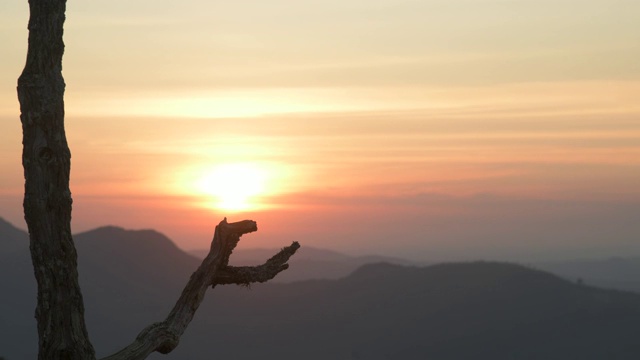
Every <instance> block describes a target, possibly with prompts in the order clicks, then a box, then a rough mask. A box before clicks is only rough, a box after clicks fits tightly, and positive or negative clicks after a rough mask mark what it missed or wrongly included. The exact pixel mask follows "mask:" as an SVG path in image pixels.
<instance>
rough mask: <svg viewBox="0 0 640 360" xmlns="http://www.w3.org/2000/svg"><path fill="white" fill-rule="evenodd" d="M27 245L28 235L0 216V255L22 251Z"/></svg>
mask: <svg viewBox="0 0 640 360" xmlns="http://www.w3.org/2000/svg"><path fill="white" fill-rule="evenodd" d="M28 247H29V235H28V234H27V233H26V232H25V231H24V230H20V229H18V228H17V227H15V226H13V225H12V224H11V223H9V222H7V221H6V220H4V219H3V218H0V257H2V256H6V255H12V254H14V253H16V252H17V251H24V250H25V249H28Z"/></svg>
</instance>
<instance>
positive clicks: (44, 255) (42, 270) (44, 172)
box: [18, 0, 95, 360]
mask: <svg viewBox="0 0 640 360" xmlns="http://www.w3.org/2000/svg"><path fill="white" fill-rule="evenodd" d="M65 7H66V1H65V0H30V1H29V9H30V18H29V47H28V52H27V61H26V65H25V68H24V70H23V72H22V75H21V76H20V78H19V79H18V99H19V101H20V112H21V115H20V120H21V122H22V131H23V153H22V164H23V167H24V176H25V197H24V204H23V206H24V213H25V219H26V222H27V226H28V228H29V237H30V249H31V258H32V261H33V268H34V272H35V277H36V280H37V283H38V301H37V307H36V319H37V322H38V336H39V351H38V359H40V360H58V359H60V360H76V359H77V360H91V359H94V358H95V353H94V349H93V346H92V345H91V343H90V341H89V337H88V334H87V330H86V326H85V321H84V305H83V301H82V294H81V292H80V286H79V285H78V273H77V265H76V264H77V261H76V258H77V255H76V250H75V246H74V244H73V239H72V237H71V202H72V200H71V192H70V190H69V167H70V159H71V153H70V151H69V147H68V145H67V139H66V135H65V131H64V102H63V96H64V88H65V83H64V79H63V77H62V54H63V53H64V43H63V41H62V34H63V24H64V20H65Z"/></svg>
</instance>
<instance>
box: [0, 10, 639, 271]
mask: <svg viewBox="0 0 640 360" xmlns="http://www.w3.org/2000/svg"><path fill="white" fill-rule="evenodd" d="M67 15H68V19H67V26H66V31H65V37H66V38H65V40H66V45H67V50H66V54H65V58H64V75H65V79H66V81H67V93H66V110H67V134H68V137H69V142H70V146H71V150H72V155H73V158H72V192H73V194H74V223H73V227H74V229H75V230H76V231H82V230H87V229H90V228H92V227H96V226H100V225H105V224H116V225H120V226H124V227H129V228H155V229H158V230H160V231H162V232H164V233H166V234H167V235H169V236H170V237H171V238H172V239H174V240H175V241H176V242H178V243H179V245H180V246H182V247H183V248H196V247H205V246H207V245H206V244H207V243H208V241H209V239H210V237H211V234H212V228H213V226H214V224H215V223H217V222H218V221H219V220H220V219H221V218H222V217H223V216H228V217H229V218H230V220H241V219H243V218H253V219H255V220H257V221H258V225H259V228H260V232H258V233H257V234H252V235H250V237H248V238H247V239H246V240H245V241H244V242H243V246H245V247H276V246H281V245H282V244H286V243H287V242H288V241H291V240H300V241H301V242H302V243H303V244H308V245H312V246H317V247H328V248H334V249H338V250H342V251H347V252H351V253H388V254H392V255H399V256H409V257H413V258H424V259H428V258H470V257H474V256H482V257H488V258H501V257H518V258H523V259H524V258H533V257H536V256H537V257H544V258H552V257H584V256H588V257H593V256H610V255H616V254H625V253H629V252H632V253H636V254H640V246H637V245H635V243H636V242H637V238H638V236H639V235H640V224H639V223H640V222H639V221H637V214H640V190H639V187H638V185H637V184H639V183H640V104H639V103H638V98H639V96H640V68H639V67H638V65H637V64H638V59H640V48H639V47H638V46H637V44H638V43H640V35H639V34H640V25H639V24H640V3H638V2H637V1H635V0H634V1H632V0H628V1H624V0H616V1H600V0H584V1H577V0H575V1H574V0H560V1H554V2H550V1H549V2H545V1H543V2H540V1H532V0H512V1H504V2H493V1H479V0H474V1H471V0H453V1H451V0H450V1H446V2H445V1H436V0H432V1H397V0H396V1H377V2H371V1H359V0H358V1H355V0H348V1H345V0H342V1H323V2H315V1H312V2H304V3H300V2H294V1H290V0H278V1H274V2H269V3H268V4H266V3H263V2H258V1H236V2H229V3H225V4H221V3H207V2H199V1H195V0H188V1H185V2H181V3H180V5H179V6H178V5H177V3H174V2H166V3H163V2H159V3H158V2H148V1H142V2H136V3H135V4H132V3H130V2H125V1H122V0H116V1H97V2H91V3H73V2H70V3H69V4H68V14H67ZM26 22H27V6H26V2H24V4H23V2H22V1H16V0H10V1H9V2H4V3H3V5H2V7H0V43H3V44H5V46H3V47H4V49H5V50H4V51H3V53H2V62H1V63H0V151H1V155H0V170H1V172H0V216H2V217H4V218H6V219H8V220H10V221H12V222H14V223H16V224H17V225H19V226H24V225H23V222H22V220H21V218H22V215H21V199H20V196H21V191H22V183H23V180H22V169H21V165H20V151H21V148H20V146H21V145H20V141H21V140H20V136H21V134H20V124H19V119H18V114H19V110H18V104H17V99H16V95H15V84H16V79H17V76H18V75H19V73H20V71H21V67H22V65H23V61H24V56H25V53H26V34H27V33H26ZM221 166H222V168H223V169H224V168H225V167H226V168H227V169H229V168H234V167H235V168H236V169H238V168H240V169H245V170H246V168H249V169H253V170H249V172H246V171H245V170H240V172H241V173H242V171H245V172H244V174H245V175H244V178H251V179H253V180H259V184H257V185H256V183H252V182H246V183H242V184H243V188H245V189H246V188H253V189H254V191H253V194H252V197H251V198H250V199H249V205H248V208H247V209H245V210H243V211H232V210H228V209H226V210H225V209H220V206H219V204H220V201H221V200H220V199H218V197H223V196H224V194H220V193H219V191H218V190H216V189H219V188H221V187H227V188H228V189H229V191H227V194H228V193H230V192H232V191H233V190H232V187H234V184H238V183H241V180H234V179H232V180H231V181H226V182H217V180H214V179H213V178H212V177H218V172H217V171H218V170H217V169H219V168H220V167H221ZM243 166H244V168H243ZM256 169H257V170H256ZM229 177H231V176H229ZM207 183H213V185H217V186H208V185H206V184H207ZM203 184H204V185H203ZM634 214H636V215H634Z"/></svg>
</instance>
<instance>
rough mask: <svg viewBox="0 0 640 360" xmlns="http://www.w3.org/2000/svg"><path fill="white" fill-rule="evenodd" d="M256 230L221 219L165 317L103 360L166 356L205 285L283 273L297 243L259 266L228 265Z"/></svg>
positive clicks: (247, 224)
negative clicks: (243, 240) (155, 354)
mask: <svg viewBox="0 0 640 360" xmlns="http://www.w3.org/2000/svg"><path fill="white" fill-rule="evenodd" d="M257 230H258V227H257V225H256V222H255V221H251V220H244V221H240V222H236V223H227V219H226V218H225V219H224V220H222V221H221V222H220V224H218V226H216V230H215V233H214V236H213V240H212V241H211V249H210V250H209V254H208V255H207V257H206V258H205V259H204V260H202V264H200V266H199V267H198V269H197V270H196V271H195V272H194V273H193V274H192V275H191V278H190V279H189V282H187V285H186V286H185V288H184V290H183V291H182V294H181V295H180V298H179V299H178V301H177V302H176V304H175V305H174V307H173V309H172V310H171V312H170V313H169V315H168V316H167V318H166V319H165V320H164V321H162V322H158V323H154V324H151V325H149V326H147V327H146V328H145V329H144V330H142V331H141V332H140V334H138V336H137V337H136V339H135V340H134V341H133V343H131V344H130V345H129V346H127V347H125V348H124V349H122V350H120V351H119V352H117V353H115V354H113V355H111V356H108V357H106V358H104V359H103V360H142V359H145V358H147V356H149V354H151V353H153V352H155V351H157V352H160V353H162V354H168V353H170V352H171V351H173V349H175V348H176V346H178V343H179V341H180V337H181V336H182V334H183V333H184V331H185V330H186V328H187V326H189V323H190V322H191V320H192V319H193V316H194V315H195V313H196V311H197V310H198V307H199V306H200V304H201V303H202V300H203V299H204V295H205V293H206V291H207V288H208V287H209V286H211V287H215V286H216V285H226V284H238V285H248V284H250V283H254V282H265V281H268V280H270V279H273V278H274V277H275V276H276V275H277V274H278V273H280V272H281V271H283V270H286V269H287V268H288V267H289V265H288V264H287V261H288V260H289V258H290V257H291V256H292V255H293V254H295V252H296V250H298V248H300V245H299V244H298V243H297V242H294V243H293V244H291V245H290V246H288V247H285V248H283V249H282V250H280V252H279V253H277V254H276V255H274V256H273V257H271V259H269V260H267V262H265V263H264V264H262V265H259V266H242V267H234V266H229V257H230V256H231V253H232V252H233V250H234V249H235V247H236V246H237V245H238V242H239V241H240V237H241V236H242V235H244V234H248V233H250V232H254V231H257Z"/></svg>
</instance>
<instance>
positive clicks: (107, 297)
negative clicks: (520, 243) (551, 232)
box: [0, 227, 640, 360]
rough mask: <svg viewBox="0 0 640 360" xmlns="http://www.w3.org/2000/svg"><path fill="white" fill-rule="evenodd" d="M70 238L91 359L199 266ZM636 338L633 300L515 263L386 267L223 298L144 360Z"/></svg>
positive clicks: (29, 342) (216, 295)
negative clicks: (167, 348)
mask: <svg viewBox="0 0 640 360" xmlns="http://www.w3.org/2000/svg"><path fill="white" fill-rule="evenodd" d="M2 237H3V234H1V233H0V239H2ZM75 239H76V243H77V247H78V253H79V267H80V269H79V271H80V277H81V279H80V281H81V286H82V288H83V294H84V298H85V302H86V313H87V314H86V315H87V323H88V327H89V331H90V334H91V339H92V341H93V342H94V345H95V346H96V350H97V352H98V354H99V355H106V354H107V353H111V352H113V351H114V350H117V349H119V348H120V347H121V346H123V345H125V344H128V343H129V342H130V341H131V340H132V339H133V338H134V337H135V335H136V334H137V333H138V332H139V331H140V330H141V329H142V327H143V326H145V325H148V324H149V323H150V322H151V321H157V320H161V319H162V318H164V316H165V315H166V314H167V312H168V310H169V309H170V307H171V306H172V305H173V302H174V301H175V299H176V298H177V296H178V294H179V292H180V290H181V289H182V286H183V285H184V283H185V282H186V279H187V278H188V276H189V275H190V274H191V272H193V270H194V269H195V267H196V266H197V264H198V260H197V259H195V258H194V257H192V256H190V255H188V254H185V253H184V252H182V251H181V250H180V249H178V248H177V247H176V246H175V245H174V244H173V243H172V242H171V241H170V240H169V239H167V238H166V237H165V236H163V235H162V234H160V233H157V232H155V231H151V230H143V231H130V230H124V229H121V228H116V227H105V228H100V229H96V230H94V231H90V232H86V233H82V234H78V235H76V237H75ZM11 258H12V259H13V261H12V262H11V263H9V262H0V289H2V296H0V339H1V340H0V355H1V356H5V357H6V358H7V360H16V359H18V360H22V359H25V360H29V359H35V349H36V344H37V339H36V336H35V333H36V331H35V321H34V319H33V311H34V308H35V296H36V294H35V281H34V280H33V275H32V273H33V271H32V269H31V265H30V260H29V256H28V253H27V251H26V249H25V250H24V251H18V253H15V254H14V256H12V257H11ZM288 271H294V270H293V269H290V270H287V272H288ZM285 273H286V272H285ZM639 330H640V295H636V294H632V293H624V292H619V291H608V290H600V289H596V288H593V287H590V286H584V285H579V284H576V283H575V281H566V280H563V279H561V278H559V277H557V276H555V275H551V274H549V273H546V272H542V271H537V270H532V269H529V268H526V267H523V266H519V265H514V264H505V263H493V262H473V263H458V264H440V265H433V266H428V267H412V266H400V265H392V264H383V263H380V264H369V265H365V266H362V267H360V268H358V269H357V270H356V271H354V272H353V273H352V274H351V275H349V276H346V277H344V278H341V279H338V280H309V281H300V282H294V283H288V284H283V283H279V284H273V283H268V284H262V285H255V286H252V287H251V288H250V289H247V288H242V287H235V286H224V287H218V288H216V289H215V290H214V291H210V292H209V293H208V294H207V297H206V299H205V302H204V303H203V305H202V307H201V309H200V310H199V312H198V314H197V315H196V318H195V320H194V322H193V323H192V325H191V327H190V328H189V329H188V331H187V333H186V334H185V336H184V337H183V338H182V340H181V344H180V346H179V347H178V348H177V349H176V351H175V352H174V353H172V354H171V355H169V356H163V355H153V356H152V357H151V358H152V359H158V360H159V359H191V360H199V359H203V360H204V359H210V358H213V357H215V358H221V359H255V358H258V357H260V358H265V359H279V360H280V359H285V360H286V359H311V360H313V359H373V360H376V359H425V358H427V359H492V360H493V359H544V360H547V359H563V360H564V359H585V360H589V359H634V360H635V359H637V358H638V355H639V354H640V342H638V341H637V339H636V334H637V333H638V331H639Z"/></svg>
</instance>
